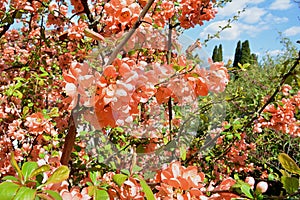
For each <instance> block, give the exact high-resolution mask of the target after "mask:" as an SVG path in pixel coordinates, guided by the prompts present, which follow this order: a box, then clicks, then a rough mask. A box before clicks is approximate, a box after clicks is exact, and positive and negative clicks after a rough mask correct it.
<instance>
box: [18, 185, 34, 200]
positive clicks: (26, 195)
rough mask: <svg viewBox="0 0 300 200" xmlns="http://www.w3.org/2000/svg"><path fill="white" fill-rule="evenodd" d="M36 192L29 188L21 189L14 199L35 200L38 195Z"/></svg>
mask: <svg viewBox="0 0 300 200" xmlns="http://www.w3.org/2000/svg"><path fill="white" fill-rule="evenodd" d="M36 192H37V191H36V190H34V189H31V188H28V187H21V188H20V189H19V190H18V192H17V194H16V196H15V197H14V200H25V199H26V200H34V199H35V195H36Z"/></svg>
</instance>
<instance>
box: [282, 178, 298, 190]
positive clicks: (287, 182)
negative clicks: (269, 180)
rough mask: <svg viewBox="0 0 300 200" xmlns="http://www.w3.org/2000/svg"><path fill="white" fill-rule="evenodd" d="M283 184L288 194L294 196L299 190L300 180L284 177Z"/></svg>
mask: <svg viewBox="0 0 300 200" xmlns="http://www.w3.org/2000/svg"><path fill="white" fill-rule="evenodd" d="M281 182H282V184H283V187H284V189H285V190H286V192H287V193H289V194H292V193H294V192H296V191H297V190H298V188H299V179H298V178H295V177H287V176H282V177H281Z"/></svg>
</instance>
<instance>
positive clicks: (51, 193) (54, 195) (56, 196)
mask: <svg viewBox="0 0 300 200" xmlns="http://www.w3.org/2000/svg"><path fill="white" fill-rule="evenodd" d="M43 192H45V193H47V194H48V195H49V196H51V197H52V198H53V199H55V200H62V197H61V196H60V195H59V193H57V192H55V191H53V190H45V191H43Z"/></svg>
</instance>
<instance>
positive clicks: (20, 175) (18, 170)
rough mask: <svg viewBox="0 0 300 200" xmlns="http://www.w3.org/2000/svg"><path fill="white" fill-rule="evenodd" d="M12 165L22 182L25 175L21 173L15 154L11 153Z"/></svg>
mask: <svg viewBox="0 0 300 200" xmlns="http://www.w3.org/2000/svg"><path fill="white" fill-rule="evenodd" d="M10 163H11V165H12V166H13V168H14V169H15V170H16V172H17V173H18V176H19V179H20V180H21V181H23V174H22V171H21V169H20V167H19V166H18V164H17V161H16V159H15V155H14V152H11V156H10Z"/></svg>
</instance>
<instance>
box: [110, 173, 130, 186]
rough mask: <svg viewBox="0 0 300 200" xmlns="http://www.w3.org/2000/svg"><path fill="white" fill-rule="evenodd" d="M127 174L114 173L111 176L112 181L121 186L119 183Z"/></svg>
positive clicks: (122, 181)
mask: <svg viewBox="0 0 300 200" xmlns="http://www.w3.org/2000/svg"><path fill="white" fill-rule="evenodd" d="M127 178H128V176H126V175H124V174H115V175H114V176H113V181H114V182H115V183H116V184H117V185H118V186H119V187H121V185H122V184H123V183H124V182H125V181H126V180H127Z"/></svg>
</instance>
